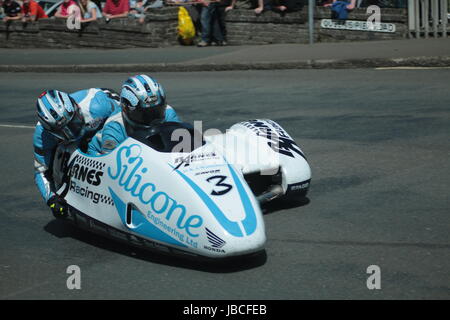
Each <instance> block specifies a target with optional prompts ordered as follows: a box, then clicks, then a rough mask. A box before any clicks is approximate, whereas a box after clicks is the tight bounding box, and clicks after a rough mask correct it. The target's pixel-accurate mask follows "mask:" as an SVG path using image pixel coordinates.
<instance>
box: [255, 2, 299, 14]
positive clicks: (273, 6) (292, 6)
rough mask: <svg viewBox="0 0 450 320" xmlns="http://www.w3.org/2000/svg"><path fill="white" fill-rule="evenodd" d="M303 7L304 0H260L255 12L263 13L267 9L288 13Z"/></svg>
mask: <svg viewBox="0 0 450 320" xmlns="http://www.w3.org/2000/svg"><path fill="white" fill-rule="evenodd" d="M302 8H303V0H258V6H257V8H256V9H255V13H256V14H261V13H262V12H263V11H265V10H272V11H276V12H281V13H286V12H295V11H299V10H301V9H302Z"/></svg>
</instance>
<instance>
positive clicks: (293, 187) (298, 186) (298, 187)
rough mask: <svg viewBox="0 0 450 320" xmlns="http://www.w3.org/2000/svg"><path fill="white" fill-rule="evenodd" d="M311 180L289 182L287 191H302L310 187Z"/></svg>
mask: <svg viewBox="0 0 450 320" xmlns="http://www.w3.org/2000/svg"><path fill="white" fill-rule="evenodd" d="M310 182H311V180H306V181H302V182H298V183H293V184H289V185H288V188H287V191H286V193H292V192H301V191H303V190H306V189H308V188H309V184H310Z"/></svg>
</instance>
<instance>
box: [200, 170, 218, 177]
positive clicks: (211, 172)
mask: <svg viewBox="0 0 450 320" xmlns="http://www.w3.org/2000/svg"><path fill="white" fill-rule="evenodd" d="M213 173H220V169H214V170H206V171H200V172H196V173H195V175H196V176H199V175H203V174H213Z"/></svg>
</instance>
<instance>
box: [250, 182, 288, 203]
mask: <svg viewBox="0 0 450 320" xmlns="http://www.w3.org/2000/svg"><path fill="white" fill-rule="evenodd" d="M283 194H284V192H283V188H282V187H281V186H280V185H273V186H271V187H270V188H269V189H268V190H267V191H265V192H263V193H262V194H260V195H259V196H257V197H256V199H257V200H258V202H259V204H261V205H262V204H264V203H267V202H269V201H272V200H273V199H276V198H278V197H280V196H282V195H283Z"/></svg>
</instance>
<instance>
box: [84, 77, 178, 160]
mask: <svg viewBox="0 0 450 320" xmlns="http://www.w3.org/2000/svg"><path fill="white" fill-rule="evenodd" d="M120 106H121V108H122V112H120V113H117V114H115V115H113V116H111V117H110V118H108V120H107V121H106V123H105V126H104V127H103V129H102V131H101V132H100V133H99V134H97V135H96V136H95V137H94V138H93V139H92V140H91V142H90V143H89V146H88V153H89V154H90V155H101V154H107V153H110V152H111V151H112V150H114V149H115V148H116V147H117V146H118V145H119V144H120V143H122V142H123V141H125V139H127V138H128V136H129V135H130V134H132V133H133V132H134V130H139V129H142V128H144V129H146V128H151V126H152V124H154V123H161V122H172V121H173V122H180V120H179V118H178V116H177V114H176V112H175V110H174V109H173V108H172V107H171V106H169V105H167V102H166V94H165V93H164V89H163V87H162V86H161V84H159V83H158V82H157V81H156V80H154V79H153V78H151V77H149V76H147V75H138V76H134V77H131V78H128V79H127V81H125V83H124V84H123V86H122V91H121V93H120Z"/></svg>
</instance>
